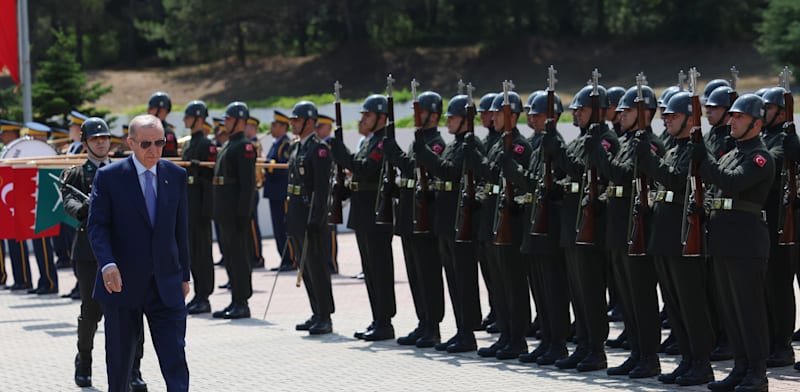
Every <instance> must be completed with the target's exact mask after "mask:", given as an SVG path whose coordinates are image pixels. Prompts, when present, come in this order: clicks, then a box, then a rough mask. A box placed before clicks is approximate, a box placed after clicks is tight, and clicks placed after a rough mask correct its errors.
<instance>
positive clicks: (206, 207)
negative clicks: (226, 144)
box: [181, 131, 217, 218]
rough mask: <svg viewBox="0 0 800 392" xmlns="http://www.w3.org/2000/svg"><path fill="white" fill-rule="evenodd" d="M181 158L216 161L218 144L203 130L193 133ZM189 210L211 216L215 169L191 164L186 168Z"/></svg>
mask: <svg viewBox="0 0 800 392" xmlns="http://www.w3.org/2000/svg"><path fill="white" fill-rule="evenodd" d="M181 159H183V160H184V161H200V162H215V161H216V160H217V146H216V145H215V144H214V142H212V141H211V140H209V139H208V138H207V137H205V135H204V134H203V132H202V131H197V132H194V133H192V138H191V139H190V140H189V143H187V144H186V147H184V148H183V154H182V157H181ZM186 174H187V179H186V181H187V184H188V185H189V186H188V188H189V189H188V197H189V211H191V212H192V213H193V214H196V213H199V214H201V216H202V217H206V218H210V217H211V209H212V207H213V198H212V194H211V188H212V186H211V181H212V178H213V177H214V169H213V168H211V167H201V166H198V165H190V166H188V167H187V168H186Z"/></svg>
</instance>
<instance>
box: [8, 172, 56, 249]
mask: <svg viewBox="0 0 800 392" xmlns="http://www.w3.org/2000/svg"><path fill="white" fill-rule="evenodd" d="M38 177H39V169H36V168H15V169H14V192H13V193H14V202H15V204H14V220H15V221H16V231H17V239H18V240H26V239H32V238H42V237H51V236H54V235H58V233H59V232H60V230H61V225H55V226H53V227H52V228H50V229H47V230H44V231H41V232H39V233H35V232H34V226H35V224H36V191H37V186H38V184H37V180H38Z"/></svg>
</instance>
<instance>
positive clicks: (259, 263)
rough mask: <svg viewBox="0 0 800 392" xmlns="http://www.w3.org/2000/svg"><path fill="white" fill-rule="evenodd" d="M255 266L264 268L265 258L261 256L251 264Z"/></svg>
mask: <svg viewBox="0 0 800 392" xmlns="http://www.w3.org/2000/svg"><path fill="white" fill-rule="evenodd" d="M250 265H251V266H252V267H253V268H264V258H263V257H259V258H257V259H255V260H253V262H252V263H251V264H250Z"/></svg>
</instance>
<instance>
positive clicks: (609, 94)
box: [606, 86, 625, 107]
mask: <svg viewBox="0 0 800 392" xmlns="http://www.w3.org/2000/svg"><path fill="white" fill-rule="evenodd" d="M624 95H625V88H623V87H620V86H614V87H609V89H608V90H606V98H608V107H612V106H614V105H619V100H620V99H622V97H623V96H624Z"/></svg>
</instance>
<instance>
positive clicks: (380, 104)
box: [361, 94, 389, 114]
mask: <svg viewBox="0 0 800 392" xmlns="http://www.w3.org/2000/svg"><path fill="white" fill-rule="evenodd" d="M367 112H371V113H379V114H380V113H383V114H389V101H388V100H387V99H386V97H385V96H383V95H380V94H372V95H370V96H369V97H367V99H365V100H364V103H363V104H362V105H361V113H367Z"/></svg>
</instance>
